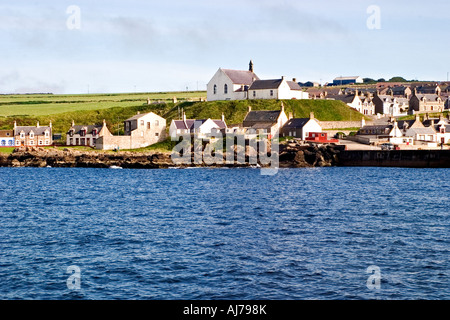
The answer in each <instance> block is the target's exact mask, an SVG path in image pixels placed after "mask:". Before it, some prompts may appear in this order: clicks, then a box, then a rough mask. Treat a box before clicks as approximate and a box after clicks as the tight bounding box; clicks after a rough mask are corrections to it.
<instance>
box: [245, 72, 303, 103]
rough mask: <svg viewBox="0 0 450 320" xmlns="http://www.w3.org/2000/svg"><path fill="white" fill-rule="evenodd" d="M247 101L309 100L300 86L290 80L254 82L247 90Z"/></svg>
mask: <svg viewBox="0 0 450 320" xmlns="http://www.w3.org/2000/svg"><path fill="white" fill-rule="evenodd" d="M248 99H309V94H308V93H307V92H304V91H303V90H302V88H301V87H300V85H299V84H298V83H297V82H296V81H295V79H292V81H288V80H286V79H285V77H281V79H271V80H256V81H254V82H253V83H252V85H251V86H250V87H249V88H248Z"/></svg>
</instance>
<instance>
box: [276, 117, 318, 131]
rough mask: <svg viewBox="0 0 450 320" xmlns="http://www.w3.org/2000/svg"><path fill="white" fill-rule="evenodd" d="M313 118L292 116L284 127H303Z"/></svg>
mask: <svg viewBox="0 0 450 320" xmlns="http://www.w3.org/2000/svg"><path fill="white" fill-rule="evenodd" d="M309 120H311V119H310V118H292V119H289V120H288V122H286V124H285V125H284V126H283V128H296V129H297V128H298V129H301V128H303V127H304V126H305V124H307V123H308V121H309Z"/></svg>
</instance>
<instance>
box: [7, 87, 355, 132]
mask: <svg viewBox="0 0 450 320" xmlns="http://www.w3.org/2000/svg"><path fill="white" fill-rule="evenodd" d="M183 95H184V97H183ZM205 95H206V94H205V92H191V93H187V92H181V93H159V94H158V93H155V94H117V95H72V96H68V95H29V96H27V95H20V96H1V97H0V129H12V127H13V124H14V121H17V124H18V125H36V122H37V121H39V123H40V124H41V125H47V124H48V123H49V121H52V124H53V128H54V130H53V131H54V133H62V134H63V137H65V133H66V132H67V131H68V129H69V128H70V125H71V122H72V120H74V121H75V123H77V124H94V123H96V124H101V123H102V121H103V119H105V120H106V123H107V125H108V128H109V129H110V130H111V132H112V133H113V134H123V121H124V120H125V119H127V118H129V117H131V116H133V115H135V114H136V113H137V112H138V111H139V112H141V113H144V112H154V113H156V114H158V115H160V116H162V117H164V118H166V119H167V126H169V125H170V122H171V121H172V119H176V118H178V117H179V115H180V113H181V110H184V111H185V112H186V116H187V117H188V118H191V119H192V118H193V119H205V118H213V119H220V117H221V115H222V113H223V114H224V115H225V120H226V122H227V124H229V125H233V124H239V123H242V121H243V120H244V117H245V115H246V113H247V110H248V107H249V106H251V107H252V110H279V109H280V107H281V101H279V100H242V101H209V102H201V101H198V100H199V98H200V97H204V96H205ZM174 96H176V97H177V99H178V102H177V103H174V102H173V101H172V98H173V97H174ZM147 98H150V99H151V100H152V102H156V101H157V100H159V101H160V103H151V104H150V105H149V104H147ZM189 99H191V100H194V99H195V100H197V101H188V100H189ZM283 103H284V106H285V111H286V113H287V114H288V113H289V112H292V113H293V115H294V117H297V118H306V117H309V115H310V112H314V115H315V117H316V118H317V119H319V120H322V121H333V120H335V121H352V120H353V121H358V120H360V119H361V117H362V115H361V114H360V113H359V112H357V111H355V110H353V109H351V108H349V107H348V106H347V105H345V104H344V103H342V102H341V101H333V100H284V101H283Z"/></svg>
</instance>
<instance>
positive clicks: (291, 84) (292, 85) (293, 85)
mask: <svg viewBox="0 0 450 320" xmlns="http://www.w3.org/2000/svg"><path fill="white" fill-rule="evenodd" d="M286 82H287V84H288V85H289V88H291V90H302V87H300V85H299V84H298V83H297V82H294V81H286Z"/></svg>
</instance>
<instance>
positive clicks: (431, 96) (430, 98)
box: [415, 93, 440, 101]
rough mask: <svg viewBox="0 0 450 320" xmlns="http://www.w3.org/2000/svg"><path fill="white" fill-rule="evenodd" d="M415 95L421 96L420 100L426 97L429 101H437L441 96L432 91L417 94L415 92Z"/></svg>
mask: <svg viewBox="0 0 450 320" xmlns="http://www.w3.org/2000/svg"><path fill="white" fill-rule="evenodd" d="M415 96H416V97H417V98H419V99H420V100H422V98H425V99H427V100H429V101H436V100H437V99H439V98H440V97H439V96H438V95H437V94H432V93H430V94H421V93H417V94H415Z"/></svg>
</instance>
